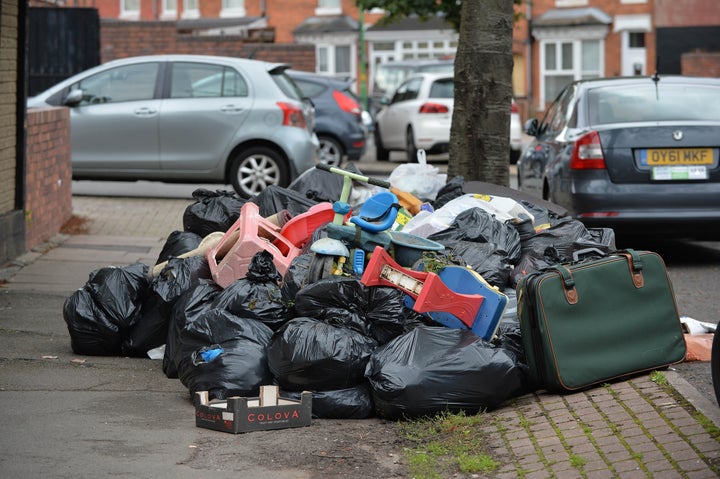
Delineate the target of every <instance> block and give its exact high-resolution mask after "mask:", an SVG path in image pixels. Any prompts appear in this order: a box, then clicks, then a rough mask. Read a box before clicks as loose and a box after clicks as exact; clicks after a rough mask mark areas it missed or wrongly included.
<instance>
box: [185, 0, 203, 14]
mask: <svg viewBox="0 0 720 479" xmlns="http://www.w3.org/2000/svg"><path fill="white" fill-rule="evenodd" d="M183 7H184V8H183V12H182V17H183V18H199V17H200V10H199V9H198V0H183Z"/></svg>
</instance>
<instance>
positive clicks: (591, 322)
mask: <svg viewBox="0 0 720 479" xmlns="http://www.w3.org/2000/svg"><path fill="white" fill-rule="evenodd" d="M517 298H518V316H519V319H520V328H521V332H522V341H523V346H524V348H525V352H526V356H527V361H528V366H529V367H530V374H531V378H532V382H533V385H534V387H535V388H537V389H545V390H548V391H551V392H571V391H576V390H580V389H584V388H587V387H590V386H593V385H597V384H601V383H604V382H609V381H614V380H617V379H620V378H623V377H626V376H629V375H632V374H637V373H641V372H646V371H651V370H653V369H659V368H664V367H667V366H669V365H670V364H674V363H677V362H680V361H682V360H683V358H684V357H685V353H686V346H685V342H684V339H683V334H682V327H681V324H680V317H679V314H678V311H677V305H676V303H675V295H674V292H673V289H672V284H671V282H670V279H669V277H668V275H667V271H666V268H665V263H664V262H663V260H662V258H661V257H660V256H659V255H658V254H657V253H654V252H650V251H635V250H632V249H627V250H624V251H620V252H617V253H614V254H612V255H608V256H605V257H602V258H591V259H585V260H583V261H579V262H574V263H569V264H559V265H555V266H553V267H551V268H547V269H544V270H542V271H537V272H534V273H531V274H529V275H528V276H526V277H524V278H522V279H521V280H520V282H519V283H518V285H517Z"/></svg>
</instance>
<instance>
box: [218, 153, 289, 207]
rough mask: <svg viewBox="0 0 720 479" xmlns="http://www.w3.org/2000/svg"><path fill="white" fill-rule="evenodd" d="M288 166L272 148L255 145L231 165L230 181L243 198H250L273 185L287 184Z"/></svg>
mask: <svg viewBox="0 0 720 479" xmlns="http://www.w3.org/2000/svg"><path fill="white" fill-rule="evenodd" d="M288 176H289V175H288V168H287V165H286V163H285V159H284V158H283V156H282V155H281V154H280V153H278V152H277V151H276V150H273V149H272V148H268V147H265V146H255V147H252V148H249V149H247V150H244V151H241V152H240V153H239V154H238V155H237V156H236V157H235V160H234V161H233V163H232V166H231V167H230V181H231V182H232V185H233V188H235V191H236V192H237V194H238V195H240V196H241V197H242V198H250V197H253V196H255V195H257V194H259V193H261V192H262V191H263V190H264V189H265V188H267V187H268V186H271V185H277V186H283V187H284V186H287V185H288V183H289V178H288Z"/></svg>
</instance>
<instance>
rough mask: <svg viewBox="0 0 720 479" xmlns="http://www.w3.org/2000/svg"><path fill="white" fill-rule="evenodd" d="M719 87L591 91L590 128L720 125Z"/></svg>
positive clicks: (652, 85)
mask: <svg viewBox="0 0 720 479" xmlns="http://www.w3.org/2000/svg"><path fill="white" fill-rule="evenodd" d="M718 104H720V87H715V86H712V85H703V84H673V83H663V81H662V78H661V79H660V81H659V82H658V83H657V84H656V83H655V82H653V81H651V80H648V82H647V84H637V83H635V84H632V85H624V86H613V87H600V88H594V89H592V90H590V91H589V92H588V114H589V116H588V120H589V123H590V124H591V125H603V124H608V123H619V122H644V121H720V109H718V108H715V107H711V106H710V105H718Z"/></svg>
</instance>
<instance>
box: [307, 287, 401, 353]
mask: <svg viewBox="0 0 720 479" xmlns="http://www.w3.org/2000/svg"><path fill="white" fill-rule="evenodd" d="M403 306H404V293H402V292H401V291H400V290H398V289H395V288H389V287H380V286H372V287H368V286H365V285H364V284H362V283H361V282H360V281H359V280H358V279H356V278H349V277H344V276H330V277H328V278H322V279H320V280H319V281H316V282H314V283H311V284H308V285H307V286H305V287H303V288H302V289H300V290H299V291H298V292H297V293H296V294H295V314H296V315H297V316H308V317H311V318H315V319H319V320H322V321H325V322H327V323H330V324H333V325H336V326H343V327H347V328H351V329H354V330H355V331H357V332H359V333H361V334H363V335H365V336H370V337H372V338H374V339H375V340H376V341H377V342H378V343H379V344H385V343H386V342H388V341H390V340H391V339H392V338H394V337H397V336H399V335H400V334H402V333H403V332H404V326H405V315H404V312H403V311H404V307H403Z"/></svg>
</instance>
